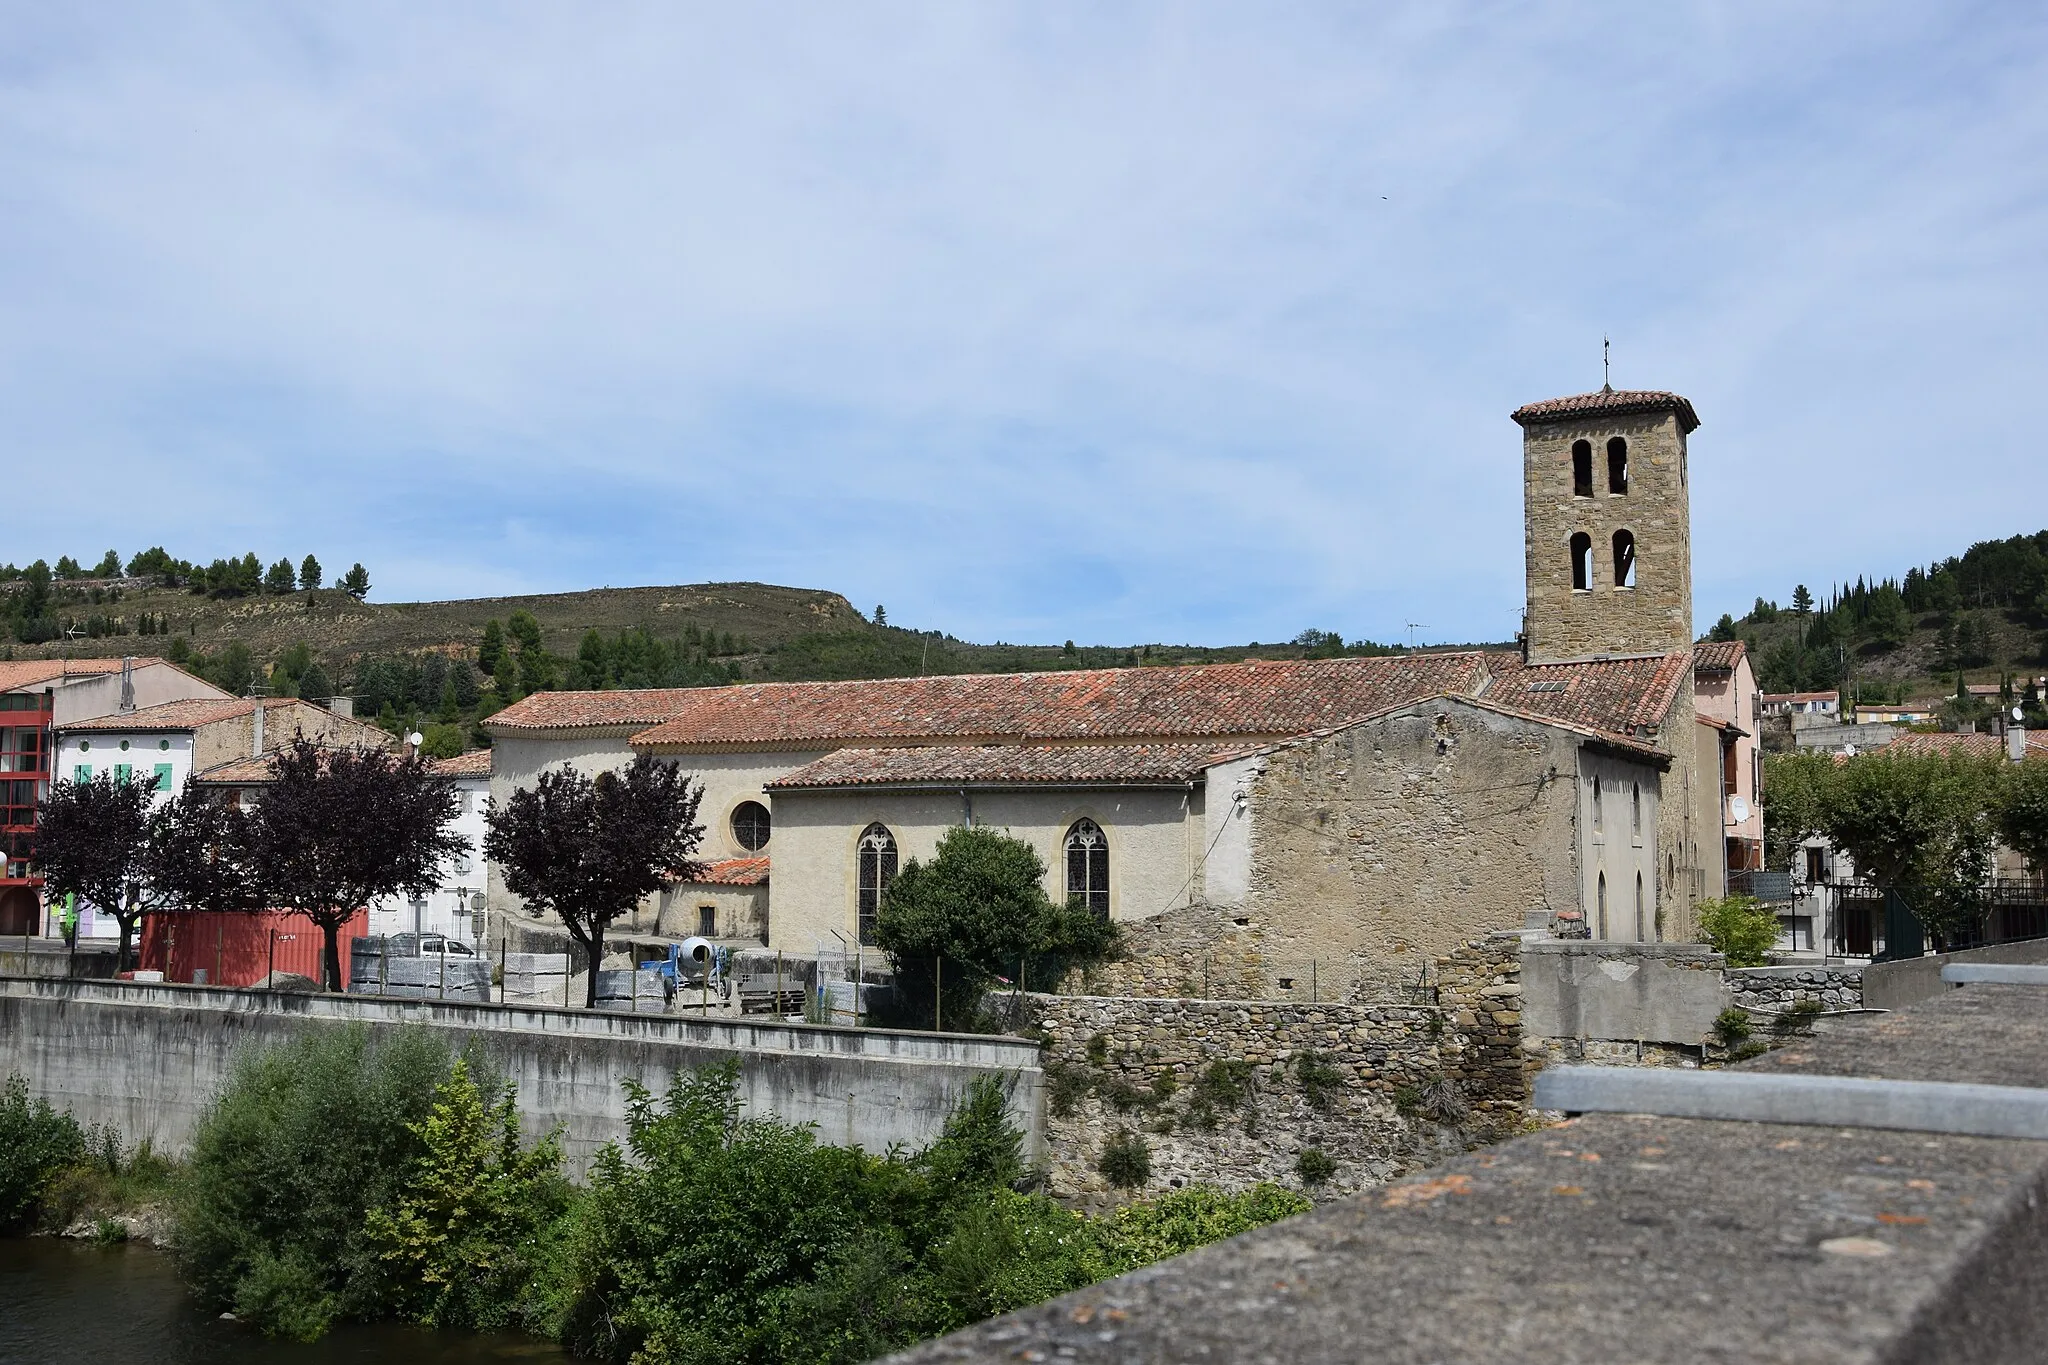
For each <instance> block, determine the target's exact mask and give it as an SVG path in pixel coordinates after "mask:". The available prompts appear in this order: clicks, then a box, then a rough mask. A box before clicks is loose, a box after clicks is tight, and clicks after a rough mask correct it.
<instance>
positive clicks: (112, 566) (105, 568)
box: [92, 550, 121, 578]
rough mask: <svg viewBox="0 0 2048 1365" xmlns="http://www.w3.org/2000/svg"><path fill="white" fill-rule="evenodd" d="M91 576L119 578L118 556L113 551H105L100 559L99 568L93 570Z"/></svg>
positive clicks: (119, 558)
mask: <svg viewBox="0 0 2048 1365" xmlns="http://www.w3.org/2000/svg"><path fill="white" fill-rule="evenodd" d="M92 574H93V577H94V578H119V577H120V576H121V556H120V554H119V553H117V552H116V551H113V550H109V551H107V552H106V554H105V555H103V556H101V558H100V566H99V567H98V568H97V569H94V570H93V571H92Z"/></svg>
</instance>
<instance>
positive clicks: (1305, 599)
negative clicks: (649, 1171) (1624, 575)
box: [0, 0, 2048, 644]
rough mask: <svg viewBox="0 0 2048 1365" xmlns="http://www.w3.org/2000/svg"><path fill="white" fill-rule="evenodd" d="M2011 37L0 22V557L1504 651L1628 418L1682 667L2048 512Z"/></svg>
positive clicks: (1587, 17) (2008, 23) (667, 11)
mask: <svg viewBox="0 0 2048 1365" xmlns="http://www.w3.org/2000/svg"><path fill="white" fill-rule="evenodd" d="M2044 191H2048V9H2044V8H2042V7H2040V6H2038V5H2019V4H2011V5H1997V4H1990V5H1981V4H1980V5H1972V4H1963V3H1951V4H1947V5H1927V4H1891V3H1884V0H1864V2H1863V3H1857V4H1848V3H1842V4H1831V5H1823V4H1810V3H1800V2H1799V0H1780V2H1779V3H1773V4H1769V5H1765V4H1753V5H1735V4H1688V3H1670V4H1664V5H1656V6H1645V5H1640V4H1577V3H1558V4H1551V5H1526V4H1464V3H1456V2H1455V0H1430V2H1429V3H1422V4H1414V5H1402V4H1393V3H1387V4H1375V5H1340V4H1334V3H1330V4H1319V5H1311V4H1290V3H1286V2H1285V0H1275V3H1267V4H1258V5H1228V6H1226V5H1211V4H1203V3H1198V2H1197V0H1173V2H1172V3H1160V4H1138V3H1117V2H1116V0H1103V2H1102V3H1090V4H1086V5H1082V4H1066V3H1057V2H1056V3H1050V4H1048V3H1045V2H1044V0H1038V2H1037V3H1019V4H1004V3H998V0H976V3H973V4H964V5H963V4H953V5H944V4H935V3H929V2H927V3H924V4H915V5H908V4H906V5H899V4H890V3H885V2H883V0H868V2H867V3H862V4H859V5H836V4H823V3H814V4H810V5H787V4H779V3H773V0H764V2H762V3H753V4H747V5H730V4H726V5H710V4H701V5H700V4H686V3H675V2H674V0H670V2H669V3H659V4H646V5H639V4H628V3H602V2H597V3H590V4H584V5H563V4H558V5H524V4H519V3H512V2H511V0H497V2H494V3H490V4H462V3H443V4H436V5H419V4H411V3H389V4H386V3H380V2H379V0H354V2H353V3H350V4H348V5H339V6H337V5H315V4H291V3H284V2H283V0H269V2H266V3H248V4H199V3H182V2H181V0H149V3H137V4H120V3H111V2H110V3H101V4H93V5H76V6H70V5H46V4H31V3H25V2H21V3H17V2H16V0H0V505H6V506H7V507H8V510H9V512H10V513H11V515H9V516H7V517H6V518H5V529H4V531H0V561H12V562H16V563H26V562H28V561H29V560H31V559H34V558H37V557H45V558H50V559H53V560H54V558H55V557H56V556H58V555H60V554H72V555H76V556H77V557H79V558H80V559H83V560H87V561H88V562H90V561H92V560H95V559H97V558H98V556H99V555H100V554H101V553H102V552H103V551H104V550H105V549H107V548H108V547H109V546H112V547H114V548H117V549H118V550H119V551H120V553H121V554H122V555H123V556H127V555H130V554H133V553H134V552H135V551H137V550H139V549H142V548H144V547H145V546H149V545H157V544H161V545H163V546H165V547H167V548H168V549H170V550H171V552H172V553H173V554H175V555H178V556H181V557H184V558H188V559H193V560H198V561H201V562H204V561H206V560H209V559H211V558H213V557H215V556H218V555H227V554H240V553H242V552H244V551H248V550H254V551H255V552H256V553H257V554H258V555H259V556H260V557H261V558H262V559H263V560H264V562H266V563H268V562H270V561H271V560H274V559H276V558H278V557H280V556H289V557H290V558H292V559H293V560H294V562H296V561H297V560H298V558H299V557H301V556H302V555H304V554H306V553H308V552H312V553H315V554H317V555H318V556H319V557H320V559H321V561H322V562H323V563H324V564H325V565H327V566H328V568H329V569H330V571H333V570H336V569H339V568H342V567H345V566H346V565H347V564H348V563H350V562H351V561H357V560H359V561H361V562H362V563H364V564H365V565H366V566H368V568H369V570H370V576H371V580H372V583H373V585H374V588H373V592H372V599H373V600H384V601H403V600H415V599H423V598H425V599H440V598H451V597H467V596H478V595H498V594H510V593H523V592H547V591H566V590H573V589H578V588H585V587H598V586H606V585H610V586H625V585H634V584H663V583H684V582H702V581H734V580H759V581H765V582H773V583H784V584H791V585H796V586H802V587H814V588H824V589H830V590H834V591H838V592H842V593H845V594H846V595H847V596H848V597H849V598H851V599H852V600H853V601H854V602H855V604H856V605H858V606H859V607H860V608H861V609H862V610H863V611H871V610H872V609H873V606H874V605H875V604H877V603H881V604H885V605H886V606H887V608H888V615H889V620H890V621H891V623H892V624H896V625H907V626H913V627H918V628H930V629H943V630H946V631H949V632H951V633H953V634H955V635H958V636H960V637H962V638H966V639H974V640H983V641H993V640H1006V641H1026V642H1058V641H1061V640H1065V639H1075V640H1077V641H1081V642H1083V643H1111V644H1123V643H1130V642H1136V641H1164V642H1188V643H1200V644H1226V643H1237V642H1244V641H1247V640H1266V641H1272V640H1284V639H1288V638H1291V637H1292V636H1293V635H1294V634H1296V633H1297V632H1298V631H1300V630H1302V629H1304V628H1306V627H1315V628H1318V629H1324V630H1337V631H1341V632H1342V633H1343V634H1344V635H1345V636H1347V637H1349V638H1361V637H1363V638H1372V639H1376V640H1381V641H1394V640H1406V639H1414V640H1417V641H1419V642H1431V641H1470V640H1501V639H1507V638H1510V637H1511V636H1512V635H1513V633H1514V631H1515V629H1516V627H1517V624H1518V617H1519V614H1520V609H1521V603H1522V570H1523V563H1522V554H1523V549H1522V537H1521V520H1520V515H1521V509H1520V496H1521V485H1520V463H1519V462H1520V432H1519V430H1518V429H1517V428H1516V427H1515V426H1514V424H1513V423H1512V422H1510V421H1509V420H1508V414H1509V412H1511V411H1512V410H1513V409H1514V408H1515V407H1516V406H1518V405H1519V404H1521V403H1524V402H1528V401H1531V400H1534V399H1540V398H1546V397H1553V396H1557V395H1562V394H1569V393H1578V392H1584V391H1587V390H1591V389H1596V388H1598V387H1599V385H1600V382H1601V378H1602V372H1601V342H1602V339H1603V337H1606V338H1611V340H1612V347H1613V382H1614V384H1615V386H1616V387H1618V388H1656V389H1671V390H1675V391H1677V392H1680V393H1682V394H1684V395H1686V396H1687V397H1689V398H1690V399H1691V400H1692V401H1693V403H1694V405H1695V407H1696V408H1697V410H1698V412H1699V415H1700V418H1701V422H1702V425H1701V427H1700V429H1699V430H1698V431H1697V432H1695V433H1694V435H1693V438H1692V443H1691V461H1690V463H1691V469H1692V474H1693V478H1692V494H1693V504H1692V513H1693V533H1694V585H1695V587H1694V591H1695V610H1696V614H1697V616H1698V619H1699V622H1700V624H1701V626H1702V628H1704V627H1705V626H1706V625H1707V624H1710V623H1711V622H1712V621H1713V619H1714V618H1715V617H1716V616H1718V615H1719V614H1720V613H1721V612H1722V611H1724V610H1733V611H1734V612H1736V613H1737V614H1738V615H1739V614H1740V613H1741V612H1742V611H1743V610H1744V609H1746V607H1747V606H1748V604H1749V603H1750V601H1751V600H1752V599H1753V598H1755V597H1756V596H1758V595H1763V596H1767V597H1774V598H1777V599H1779V600H1784V599H1786V598H1788V597H1789V595H1790V593H1791V590H1792V587H1793V585H1794V584H1795V583H1798V582H1805V583H1808V584H1811V585H1813V586H1814V587H1815V588H1816V589H1819V588H1820V587H1821V586H1822V585H1824V584H1826V583H1829V582H1832V581H1835V580H1839V579H1845V578H1853V577H1855V576H1856V575H1857V574H1873V575H1878V574H1887V573H1897V572H1900V571H1902V570H1903V569H1905V568H1906V567H1907V566H1908V565H1911V564H1914V563H1921V562H1925V561H1927V560H1929V559H1933V558H1938V557H1942V556H1946V555H1949V554H1956V553H1960V552H1961V551H1962V550H1963V549H1964V548H1965V547H1967V546H1968V545H1969V544H1970V543H1972V542H1973V541H1977V540H1982V539H1987V538H1996V537H2003V536H2008V535H2012V534H2016V533H2020V532H2032V531H2036V530H2039V529H2041V528H2042V527H2043V526H2044V525H2048V461H2044V460H2043V459H2042V458H2041V457H2040V455H2039V453H2038V450H2037V447H2038V446H2039V444H2040V438H2039V436H2038V435H2037V432H2036V430H2035V428H2036V426H2037V424H2038V422H2039V415H2038V414H2037V413H2036V411H2035V410H2034V409H2033V408H2032V407H2031V402H2032V398H2030V397H2029V395H2038V394H2039V392H2040V390H2041V388H2042V386H2043V382H2044V368H2048V367H2044V361H2048V307H2044V303H2048V289H2044V286H2048V221H2044V220H2048V194H2044Z"/></svg>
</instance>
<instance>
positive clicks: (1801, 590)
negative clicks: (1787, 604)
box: [1792, 583, 1813, 616]
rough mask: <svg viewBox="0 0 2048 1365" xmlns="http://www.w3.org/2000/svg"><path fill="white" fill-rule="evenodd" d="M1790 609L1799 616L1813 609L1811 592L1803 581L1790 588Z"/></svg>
mask: <svg viewBox="0 0 2048 1365" xmlns="http://www.w3.org/2000/svg"><path fill="white" fill-rule="evenodd" d="M1792 610H1794V611H1796V612H1798V613H1799V614H1800V615H1801V616H1804V615H1805V614H1806V613H1807V612H1809V611H1812V610H1813V594H1812V593H1810V592H1808V591H1807V590H1806V585H1805V584H1804V583H1801V584H1800V585H1799V586H1798V587H1796V588H1794V589H1792Z"/></svg>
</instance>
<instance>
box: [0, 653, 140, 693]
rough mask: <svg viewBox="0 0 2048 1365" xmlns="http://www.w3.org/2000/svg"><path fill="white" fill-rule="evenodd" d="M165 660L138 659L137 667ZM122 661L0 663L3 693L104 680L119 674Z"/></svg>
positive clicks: (19, 661)
mask: <svg viewBox="0 0 2048 1365" xmlns="http://www.w3.org/2000/svg"><path fill="white" fill-rule="evenodd" d="M162 662H163V660H162V659H154V658H151V659H137V660H136V661H135V666H136V667H137V668H144V667H148V666H150V665H153V664H160V663H162ZM120 671H121V661H120V660H119V659H9V660H7V661H6V662H4V663H0V692H11V691H13V690H14V689H15V688H17V687H34V686H37V685H38V684H40V683H47V682H55V681H57V680H58V679H60V678H103V677H105V676H106V675H107V674H109V673H119V672H120Z"/></svg>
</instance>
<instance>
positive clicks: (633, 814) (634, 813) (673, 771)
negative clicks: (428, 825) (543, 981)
mask: <svg viewBox="0 0 2048 1365" xmlns="http://www.w3.org/2000/svg"><path fill="white" fill-rule="evenodd" d="M703 797H704V789H703V787H702V786H701V785H699V784H696V783H694V782H692V781H691V780H690V778H689V776H688V775H687V774H685V773H684V772H682V771H681V770H680V769H678V768H677V767H675V766H674V765H673V764H670V763H665V762H663V761H661V760H660V759H657V758H655V757H654V756H653V755H652V754H641V755H640V756H639V757H638V758H635V759H634V760H633V761H632V763H630V764H628V765H627V766H626V767H625V768H623V769H620V770H617V771H610V772H601V773H599V774H598V775H597V776H596V777H594V778H593V777H586V776H585V775H583V774H582V773H579V772H577V771H576V770H575V769H573V768H571V767H569V766H568V765H567V764H563V765H562V766H561V767H559V768H555V769H553V770H551V771H549V772H544V773H542V774H541V775H540V777H539V778H538V779H536V780H535V782H534V785H533V786H531V787H521V788H519V789H518V790H517V791H515V792H513V793H512V795H511V797H510V799H508V800H507V801H506V802H505V804H504V805H503V806H502V807H501V806H499V805H498V804H497V803H496V802H492V803H491V809H490V811H489V812H488V813H487V814H486V815H485V817H484V824H485V833H484V854H485V856H486V857H488V858H489V859H490V860H491V861H492V862H494V863H496V864H498V868H499V872H500V874H501V875H502V876H503V877H504V879H505V886H506V888H507V889H508V890H510V891H511V892H512V893H513V894H514V895H517V896H521V897H523V898H524V899H525V900H526V903H527V904H528V905H531V906H533V907H535V908H537V909H539V910H541V911H542V912H544V913H552V914H554V915H555V916H557V917H558V918H559V919H560V920H561V921H562V925H563V927H564V928H566V929H567V930H568V931H569V937H570V938H572V939H574V940H575V941H576V943H577V945H578V946H579V947H581V948H582V949H583V951H584V954H585V956H586V958H587V959H588V961H589V963H590V974H589V980H588V982H587V983H586V986H585V992H584V999H583V1004H584V1007H585V1008H586V1009H587V1008H589V1007H591V1006H593V1005H595V1004H596V1003H597V968H598V967H599V966H600V965H602V963H603V962H604V932H605V928H606V926H608V925H609V924H610V923H611V922H612V921H613V920H615V919H617V918H618V917H619V916H621V915H624V914H626V913H628V912H629V911H631V910H632V908H633V907H634V906H636V905H638V904H639V903H640V900H641V898H642V897H643V896H646V895H648V894H650V893H651V892H654V891H658V890H660V889H661V888H662V887H663V886H665V885H668V884H669V883H671V882H678V881H687V880H689V879H690V878H691V877H692V876H694V875H696V873H697V870H698V869H697V864H696V863H695V862H694V861H693V860H692V855H693V854H695V853H696V851H697V847H698V845H699V844H700V843H702V842H703V839H704V827H703V826H702V825H700V824H698V823H697V806H698V803H699V802H701V801H702V800H703Z"/></svg>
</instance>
